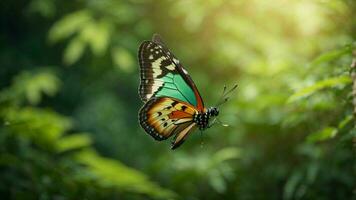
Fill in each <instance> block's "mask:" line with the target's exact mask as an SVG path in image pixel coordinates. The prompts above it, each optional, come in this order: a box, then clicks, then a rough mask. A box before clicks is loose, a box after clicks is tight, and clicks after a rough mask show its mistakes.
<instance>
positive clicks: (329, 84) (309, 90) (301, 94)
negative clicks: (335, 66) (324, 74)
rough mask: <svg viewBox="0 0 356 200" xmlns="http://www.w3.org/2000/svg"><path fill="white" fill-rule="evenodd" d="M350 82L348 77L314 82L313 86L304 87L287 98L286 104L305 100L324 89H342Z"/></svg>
mask: <svg viewBox="0 0 356 200" xmlns="http://www.w3.org/2000/svg"><path fill="white" fill-rule="evenodd" d="M351 82H352V80H351V79H350V77H349V76H339V77H333V78H329V79H325V80H322V81H318V82H316V83H315V84H314V85H312V86H309V87H305V88H303V89H301V90H299V91H297V92H296V93H294V94H293V95H291V96H290V97H289V98H288V101H287V102H288V103H291V102H294V101H297V100H299V99H301V98H305V97H307V96H310V95H312V94H314V93H316V92H318V91H320V90H323V89H326V88H333V87H343V86H345V85H347V84H349V83H351Z"/></svg>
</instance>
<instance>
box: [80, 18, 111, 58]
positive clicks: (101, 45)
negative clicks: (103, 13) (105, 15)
mask: <svg viewBox="0 0 356 200" xmlns="http://www.w3.org/2000/svg"><path fill="white" fill-rule="evenodd" d="M111 32H112V25H111V23H109V22H108V21H107V20H100V21H98V22H91V23H87V24H86V25H85V26H84V27H83V29H82V31H81V33H80V36H81V38H82V40H83V41H85V42H86V43H88V44H89V46H90V47H91V50H92V51H93V53H94V55H96V56H102V55H103V54H104V53H105V51H106V49H107V47H108V44H109V41H110V35H111Z"/></svg>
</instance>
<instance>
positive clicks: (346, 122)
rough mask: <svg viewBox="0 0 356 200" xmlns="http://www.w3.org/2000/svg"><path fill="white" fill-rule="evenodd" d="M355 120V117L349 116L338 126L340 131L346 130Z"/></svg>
mask: <svg viewBox="0 0 356 200" xmlns="http://www.w3.org/2000/svg"><path fill="white" fill-rule="evenodd" d="M352 119H353V115H347V116H346V117H345V118H344V119H343V120H342V121H341V122H340V123H339V124H338V126H337V128H338V129H342V128H344V127H345V126H346V125H347V124H348V123H349V122H351V121H352Z"/></svg>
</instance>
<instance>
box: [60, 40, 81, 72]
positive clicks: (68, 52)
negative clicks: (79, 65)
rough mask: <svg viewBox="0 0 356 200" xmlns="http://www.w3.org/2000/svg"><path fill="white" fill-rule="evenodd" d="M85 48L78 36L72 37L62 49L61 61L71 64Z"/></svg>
mask: <svg viewBox="0 0 356 200" xmlns="http://www.w3.org/2000/svg"><path fill="white" fill-rule="evenodd" d="M84 49H85V43H84V41H83V40H82V39H81V38H80V37H75V38H73V39H72V40H71V41H70V43H69V44H68V46H67V48H66V49H65V51H64V56H63V62H64V63H65V64H66V65H72V64H74V63H75V62H77V61H78V60H79V58H80V57H81V56H82V54H83V52H84Z"/></svg>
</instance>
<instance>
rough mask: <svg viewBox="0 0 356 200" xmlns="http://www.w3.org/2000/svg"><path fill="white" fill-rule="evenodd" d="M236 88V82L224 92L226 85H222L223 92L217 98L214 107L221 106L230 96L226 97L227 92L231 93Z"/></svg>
mask: <svg viewBox="0 0 356 200" xmlns="http://www.w3.org/2000/svg"><path fill="white" fill-rule="evenodd" d="M236 88H237V84H235V85H234V87H232V88H231V89H230V90H229V91H227V92H226V86H224V90H223V94H222V96H221V97H220V99H219V102H218V104H217V105H216V107H219V106H221V105H222V104H224V103H226V102H227V101H228V100H229V98H230V97H228V95H229V94H231V93H232V92H233V91H234V90H235V89H236Z"/></svg>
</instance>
